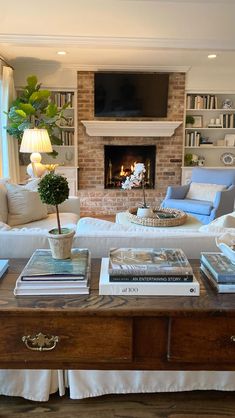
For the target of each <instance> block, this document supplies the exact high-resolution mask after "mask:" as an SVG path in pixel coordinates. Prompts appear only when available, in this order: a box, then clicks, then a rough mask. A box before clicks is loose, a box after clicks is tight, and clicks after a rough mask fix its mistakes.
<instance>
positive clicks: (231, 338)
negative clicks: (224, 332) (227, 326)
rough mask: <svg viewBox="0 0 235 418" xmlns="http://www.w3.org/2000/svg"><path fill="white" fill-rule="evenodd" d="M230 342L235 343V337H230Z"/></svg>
mask: <svg viewBox="0 0 235 418" xmlns="http://www.w3.org/2000/svg"><path fill="white" fill-rule="evenodd" d="M230 340H231V341H232V342H233V343H235V335H231V337H230Z"/></svg>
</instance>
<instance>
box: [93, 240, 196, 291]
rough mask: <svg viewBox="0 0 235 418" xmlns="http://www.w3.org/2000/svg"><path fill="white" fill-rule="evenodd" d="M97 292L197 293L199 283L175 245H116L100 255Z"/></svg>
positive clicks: (186, 260)
mask: <svg viewBox="0 0 235 418" xmlns="http://www.w3.org/2000/svg"><path fill="white" fill-rule="evenodd" d="M99 293H100V295H135V296H138V295H148V296H149V295H158V296H160V295H162V296H172V295H173V296H177V295H178V296H187V295H189V296H198V295H199V293H200V287H199V282H198V281H197V280H196V278H195V276H194V275H193V270H192V267H191V265H190V264H189V261H188V259H187V257H186V255H185V254H184V252H183V251H182V250H181V249H178V248H160V249H153V248H116V249H111V250H110V253H109V258H102V263H101V271H100V282H99Z"/></svg>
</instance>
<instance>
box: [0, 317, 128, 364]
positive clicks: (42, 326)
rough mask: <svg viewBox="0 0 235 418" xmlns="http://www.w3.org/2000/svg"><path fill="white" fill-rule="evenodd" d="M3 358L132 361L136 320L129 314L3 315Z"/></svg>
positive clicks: (0, 341)
mask: <svg viewBox="0 0 235 418" xmlns="http://www.w3.org/2000/svg"><path fill="white" fill-rule="evenodd" d="M0 328H1V339H0V361H4V360H6V359H7V360H8V361H13V362H14V361H22V360H24V361H26V362H27V361H34V362H35V361H39V362H40V361H52V362H53V361H55V362H56V361H61V362H63V361H68V360H69V361H73V360H74V361H78V362H87V361H88V362H96V363H97V362H118V361H122V362H125V361H126V362H129V361H131V359H132V322H131V320H129V319H125V318H106V317H104V318H100V317H79V318H77V317H76V316H71V315H69V316H66V315H64V317H63V316H61V315H60V316H58V317H57V318H56V315H55V314H53V315H50V314H47V315H43V316H42V315H40V316H37V315H35V316H31V315H29V318H27V317H26V315H24V317H23V316H10V317H8V318H7V320H6V318H4V317H0Z"/></svg>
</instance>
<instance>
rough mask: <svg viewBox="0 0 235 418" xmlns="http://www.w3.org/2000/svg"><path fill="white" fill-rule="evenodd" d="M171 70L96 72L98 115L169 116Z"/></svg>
mask: <svg viewBox="0 0 235 418" xmlns="http://www.w3.org/2000/svg"><path fill="white" fill-rule="evenodd" d="M168 84H169V74H165V73H137V72H136V73H128V72H97V73H95V116H96V117H103V116H108V117H166V116H167V101H168Z"/></svg>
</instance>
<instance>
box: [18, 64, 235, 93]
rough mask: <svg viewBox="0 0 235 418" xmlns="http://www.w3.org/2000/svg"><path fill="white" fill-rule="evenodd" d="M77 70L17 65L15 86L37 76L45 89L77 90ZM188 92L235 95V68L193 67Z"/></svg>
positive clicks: (37, 65) (189, 72)
mask: <svg viewBox="0 0 235 418" xmlns="http://www.w3.org/2000/svg"><path fill="white" fill-rule="evenodd" d="M77 69H78V68H76V66H75V65H74V66H65V65H63V66H61V65H59V64H58V63H56V62H55V63H52V62H51V63H50V64H47V65H42V64H40V63H38V62H36V63H35V64H32V63H30V64H29V65H17V66H15V72H14V78H15V85H16V87H20V86H23V85H25V84H26V78H27V76H29V75H32V74H35V75H37V77H38V80H39V81H40V82H41V83H42V84H43V86H44V87H51V88H59V89H63V88H64V89H69V88H71V89H76V87H77ZM119 70H120V68H119ZM146 71H147V68H146ZM151 71H153V68H151ZM186 90H188V91H195V92H202V93H203V92H210V91H211V92H212V91H215V92H224V93H229V92H231V93H235V76H234V68H231V67H218V66H215V65H213V66H211V67H209V68H206V67H199V66H198V67H197V66H193V67H191V68H190V70H189V71H188V73H187V76H186Z"/></svg>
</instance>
